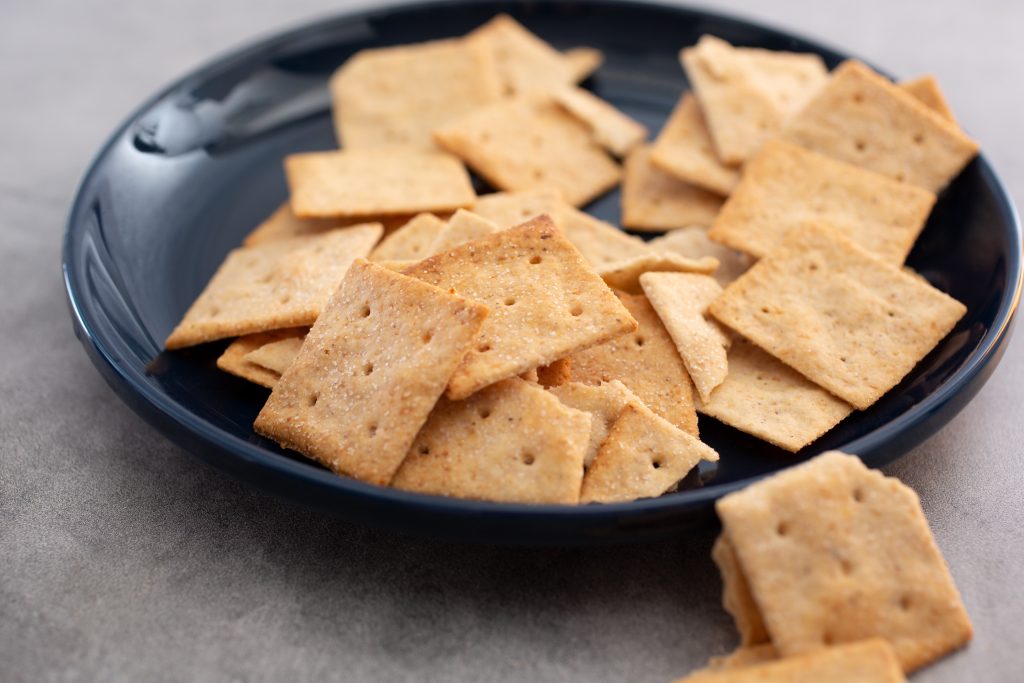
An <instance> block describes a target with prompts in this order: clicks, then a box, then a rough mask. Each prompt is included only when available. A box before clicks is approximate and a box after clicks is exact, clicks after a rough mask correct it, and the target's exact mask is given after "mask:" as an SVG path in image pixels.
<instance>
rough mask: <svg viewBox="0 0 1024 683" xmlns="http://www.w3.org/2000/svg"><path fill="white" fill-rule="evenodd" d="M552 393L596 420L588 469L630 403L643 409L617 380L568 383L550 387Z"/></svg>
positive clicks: (588, 444)
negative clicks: (596, 382) (592, 383)
mask: <svg viewBox="0 0 1024 683" xmlns="http://www.w3.org/2000/svg"><path fill="white" fill-rule="evenodd" d="M550 391H551V393H552V394H554V395H555V396H557V397H558V400H559V401H561V402H562V403H564V404H565V405H567V406H569V407H570V408H574V409H576V410H582V411H584V412H586V413H590V414H591V415H592V416H593V418H594V419H593V421H592V422H591V425H590V438H589V440H588V442H587V450H586V454H585V455H584V457H583V465H584V467H589V466H590V463H592V462H593V461H594V458H595V457H597V451H598V449H600V448H601V444H603V443H604V440H605V438H607V436H608V430H610V429H611V428H612V425H613V424H615V421H616V420H617V419H619V415H621V414H622V411H623V409H624V408H625V407H626V406H627V405H629V404H630V403H635V404H637V405H640V406H643V402H642V401H641V400H640V399H639V398H637V395H636V394H634V393H633V392H632V391H630V390H629V389H627V388H626V385H625V384H623V383H622V382H620V381H619V380H617V379H613V380H611V381H610V382H602V383H601V384H595V385H590V384H581V383H580V382H566V383H564V384H561V385H559V386H555V387H551V389H550Z"/></svg>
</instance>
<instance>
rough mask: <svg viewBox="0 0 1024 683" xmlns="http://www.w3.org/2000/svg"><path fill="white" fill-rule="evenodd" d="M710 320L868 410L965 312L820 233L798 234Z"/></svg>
mask: <svg viewBox="0 0 1024 683" xmlns="http://www.w3.org/2000/svg"><path fill="white" fill-rule="evenodd" d="M709 310H710V312H711V314H712V315H714V316H715V317H716V318H718V320H719V321H721V322H723V323H725V324H726V325H728V326H729V327H731V328H732V329H734V330H736V331H737V332H739V333H740V334H742V335H743V336H744V337H746V338H747V339H749V340H750V341H752V342H754V343H755V344H757V345H758V346H760V347H761V348H762V349H764V350H766V351H768V352H769V353H771V354H772V355H773V356H775V357H776V358H778V359H779V360H781V361H783V362H784V363H786V364H787V365H789V366H790V367H792V368H795V369H796V370H797V371H799V372H800V373H801V374H802V375H804V376H805V377H807V378H808V379H810V380H811V381H813V382H814V383H816V384H818V385H820V386H822V387H824V388H826V389H828V390H829V391H831V392H832V393H833V394H835V395H836V396H838V397H839V398H842V399H844V400H846V401H849V402H850V403H852V404H853V405H854V406H855V407H857V408H861V409H864V408H867V407H868V406H870V405H871V404H872V403H874V402H875V401H877V400H878V399H879V398H880V397H881V396H882V395H883V394H885V393H886V392H887V391H889V389H891V388H893V387H894V386H896V384H898V383H899V381H900V380H901V379H903V377H904V376H906V374H907V373H908V372H910V371H911V370H912V369H913V368H914V366H915V365H916V364H917V362H918V361H919V360H921V359H922V358H924V357H925V356H926V355H927V354H928V352H929V351H931V350H932V349H933V348H935V346H936V345H937V344H938V343H939V342H940V341H941V340H942V339H943V338H944V337H945V336H946V335H947V334H949V332H950V331H951V330H952V329H953V327H954V325H956V323H957V321H958V320H960V318H961V317H963V315H964V313H965V312H966V311H967V309H966V307H964V305H963V304H961V303H960V302H959V301H957V300H956V299H953V298H952V297H950V296H948V295H947V294H944V293H943V292H941V291H939V290H937V289H935V288H934V287H931V286H930V285H928V284H927V283H925V282H922V281H921V280H920V279H918V278H915V277H914V276H912V275H908V274H906V273H904V272H903V271H901V270H899V269H898V268H895V267H893V266H890V265H889V264H887V263H885V262H883V261H881V260H879V259H878V258H876V257H874V256H872V255H871V254H869V253H868V252H866V251H864V250H863V249H861V248H860V247H858V246H857V245H855V244H854V243H853V242H851V241H850V240H848V239H846V238H845V237H843V236H842V235H841V234H839V233H838V232H837V231H835V230H834V229H831V228H827V227H825V226H818V225H806V226H804V227H803V228H800V229H796V230H793V231H791V232H790V233H789V235H788V236H787V237H786V239H785V240H784V241H783V242H782V243H780V244H779V246H778V247H776V249H775V250H773V251H772V252H771V253H770V254H769V255H768V256H766V257H765V258H763V259H761V260H760V261H758V262H757V264H755V265H754V267H753V268H751V269H750V270H748V271H747V272H746V273H744V274H743V276H742V277H740V278H739V279H738V280H736V281H735V282H733V283H732V284H731V285H729V286H728V287H727V288H726V289H725V291H724V292H723V294H722V296H720V297H719V298H718V299H716V300H715V301H714V302H712V304H711V306H710V307H709Z"/></svg>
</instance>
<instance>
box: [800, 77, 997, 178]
mask: <svg viewBox="0 0 1024 683" xmlns="http://www.w3.org/2000/svg"><path fill="white" fill-rule="evenodd" d="M780 135H781V136H782V138H783V139H784V140H787V141H789V142H792V143H794V144H796V145H800V146H801V147H806V148H808V149H811V150H814V151H815V152H818V153H819V154H824V155H825V156H830V157H833V158H835V159H839V160H840V161H845V162H846V163H849V164H854V165H855V166H862V167H864V168H866V169H868V170H871V171H874V172H876V173H881V174H882V175H885V176H888V177H890V178H895V179H896V180H900V181H903V182H907V183H910V184H911V185H917V186H919V187H923V188H925V189H927V190H931V191H932V192H938V191H939V190H941V189H942V188H944V187H945V186H946V185H947V184H948V183H949V181H950V180H952V179H953V178H954V177H955V176H956V175H957V174H959V173H960V171H961V170H962V169H963V168H964V166H966V165H967V162H969V161H970V160H971V159H973V158H974V156H975V155H976V154H977V153H978V144H977V143H976V142H975V141H974V140H972V139H970V138H969V137H967V136H966V135H964V133H963V132H962V131H961V130H960V129H959V128H958V127H957V125H956V124H955V123H952V122H950V121H949V120H947V119H945V118H944V117H943V116H942V115H941V114H938V113H936V112H935V111H933V110H931V109H929V108H928V107H927V106H926V105H925V104H923V103H922V102H921V101H920V100H918V99H917V98H915V97H914V96H913V95H911V94H910V93H908V92H906V91H905V90H903V89H901V88H899V87H898V86H896V85H894V84H892V83H890V82H889V81H888V80H887V79H886V78H885V77H884V76H881V75H879V74H877V73H875V72H874V71H872V70H871V69H869V68H868V67H866V66H864V65H863V64H861V63H860V62H856V61H853V60H848V61H845V62H843V63H842V64H841V65H840V66H839V67H838V68H837V69H836V70H835V71H834V72H833V75H832V79H831V80H830V81H829V83H828V85H827V86H825V88H823V89H822V90H821V92H819V93H818V95H817V96H816V97H814V98H813V99H812V100H811V101H810V102H808V103H807V106H805V107H804V109H802V110H801V111H800V113H799V114H797V115H796V116H794V117H793V118H792V119H790V120H789V121H788V122H787V124H786V125H785V126H784V128H783V129H782V131H781V133H780Z"/></svg>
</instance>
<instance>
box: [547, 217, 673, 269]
mask: <svg viewBox="0 0 1024 683" xmlns="http://www.w3.org/2000/svg"><path fill="white" fill-rule="evenodd" d="M562 220H563V230H564V232H565V236H566V237H567V238H569V241H570V242H572V243H573V245H574V246H575V247H576V248H577V249H579V250H580V253H581V254H583V257H584V258H586V259H587V261H588V262H589V263H590V264H591V265H592V266H593V267H594V268H596V269H598V270H602V269H606V268H607V267H608V266H609V265H610V264H613V263H619V262H622V261H623V260H628V259H632V258H635V257H640V256H648V255H650V254H652V253H653V252H652V250H651V248H650V247H648V246H647V244H646V243H645V242H644V241H643V240H642V239H640V238H638V237H634V236H632V235H627V234H626V233H624V232H623V231H621V230H619V229H618V228H616V227H615V226H614V225H612V224H611V223H608V222H606V221H602V220H601V219H599V218H594V217H593V216H591V215H590V214H587V213H584V212H583V211H580V210H579V209H575V208H573V207H571V206H565V207H564V208H563V210H562Z"/></svg>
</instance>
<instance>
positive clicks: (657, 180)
mask: <svg viewBox="0 0 1024 683" xmlns="http://www.w3.org/2000/svg"><path fill="white" fill-rule="evenodd" d="M721 206H722V198H721V197H719V196H718V195H716V194H714V193H712V192H708V191H707V190H702V189H700V188H699V187H696V186H694V185H690V184H688V183H684V182H683V181H681V180H679V179H678V178H676V177H675V176H671V175H669V174H668V173H665V172H664V171H662V170H661V169H659V168H657V167H655V166H654V165H653V164H652V163H651V148H650V147H649V146H642V147H637V148H636V149H634V150H633V151H632V152H631V153H630V155H629V157H627V158H626V165H625V173H624V175H623V178H622V225H624V226H625V227H627V228H632V229H633V230H671V229H672V228H685V227H687V226H690V225H711V223H712V221H714V220H715V216H717V215H718V210H719V209H720V208H721Z"/></svg>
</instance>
